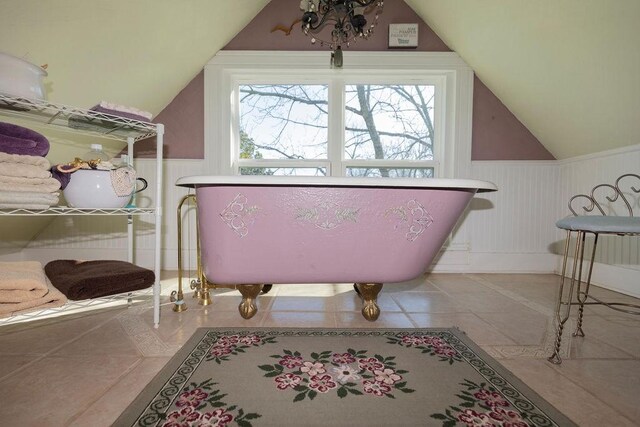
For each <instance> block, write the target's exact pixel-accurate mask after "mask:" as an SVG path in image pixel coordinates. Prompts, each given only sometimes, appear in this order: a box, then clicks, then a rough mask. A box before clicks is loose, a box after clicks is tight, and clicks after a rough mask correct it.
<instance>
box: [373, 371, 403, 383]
mask: <svg viewBox="0 0 640 427" xmlns="http://www.w3.org/2000/svg"><path fill="white" fill-rule="evenodd" d="M373 375H375V378H376V382H378V383H385V384H387V385H392V384H395V383H397V382H398V381H400V380H401V379H402V377H401V376H400V375H398V374H396V371H394V370H393V369H388V368H387V369H384V370H379V369H376V370H375V371H373Z"/></svg>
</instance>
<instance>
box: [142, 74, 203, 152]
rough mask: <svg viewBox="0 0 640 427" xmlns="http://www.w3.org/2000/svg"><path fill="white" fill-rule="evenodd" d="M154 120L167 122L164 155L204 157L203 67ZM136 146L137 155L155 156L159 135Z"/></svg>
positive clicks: (165, 124)
mask: <svg viewBox="0 0 640 427" xmlns="http://www.w3.org/2000/svg"><path fill="white" fill-rule="evenodd" d="M153 121H154V122H155V123H163V124H164V131H165V134H164V141H163V142H164V144H163V148H164V150H163V157H164V158H166V159H204V71H200V73H198V75H197V76H195V77H194V78H193V80H191V82H189V84H188V85H187V86H186V87H185V88H184V89H182V90H181V91H180V93H179V94H178V95H177V96H176V97H175V98H173V100H172V101H171V102H170V103H169V105H167V106H166V107H165V109H164V110H162V111H161V112H160V114H158V115H157V116H156V117H155V118H154V119H153ZM133 149H134V152H135V155H136V157H155V155H156V154H155V153H156V138H155V137H154V138H149V139H146V140H144V141H140V142H137V143H136V144H135V145H134V146H133Z"/></svg>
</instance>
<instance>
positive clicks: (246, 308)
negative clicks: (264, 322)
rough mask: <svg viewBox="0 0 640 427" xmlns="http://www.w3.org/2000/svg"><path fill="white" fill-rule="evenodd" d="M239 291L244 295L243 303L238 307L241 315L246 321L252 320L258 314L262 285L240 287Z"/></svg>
mask: <svg viewBox="0 0 640 427" xmlns="http://www.w3.org/2000/svg"><path fill="white" fill-rule="evenodd" d="M238 290H239V291H240V293H241V294H242V302H241V303H240V305H239V306H238V310H239V311H240V315H241V316H242V317H243V318H244V319H251V318H252V317H253V316H255V314H256V313H257V312H258V306H257V305H256V298H258V294H259V293H260V291H262V285H238Z"/></svg>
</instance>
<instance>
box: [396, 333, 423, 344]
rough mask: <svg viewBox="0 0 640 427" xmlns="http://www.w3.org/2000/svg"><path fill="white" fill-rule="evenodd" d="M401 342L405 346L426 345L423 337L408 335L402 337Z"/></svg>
mask: <svg viewBox="0 0 640 427" xmlns="http://www.w3.org/2000/svg"><path fill="white" fill-rule="evenodd" d="M401 341H402V344H405V345H407V346H412V345H420V344H424V339H423V337H417V336H415V335H407V336H406V337H402V340H401Z"/></svg>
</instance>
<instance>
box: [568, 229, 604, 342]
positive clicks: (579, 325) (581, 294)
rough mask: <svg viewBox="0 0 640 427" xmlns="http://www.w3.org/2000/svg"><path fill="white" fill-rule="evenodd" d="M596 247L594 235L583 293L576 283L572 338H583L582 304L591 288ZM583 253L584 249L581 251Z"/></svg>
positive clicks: (596, 237) (596, 236) (596, 242)
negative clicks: (575, 320)
mask: <svg viewBox="0 0 640 427" xmlns="http://www.w3.org/2000/svg"><path fill="white" fill-rule="evenodd" d="M597 246H598V234H597V233H595V238H594V240H593V250H592V251H591V260H590V261H589V272H588V273H587V283H586V284H585V288H584V292H580V283H578V292H577V294H576V296H577V297H578V302H579V304H580V305H579V307H578V322H577V324H576V330H575V331H574V332H573V336H574V337H584V331H583V330H582V319H583V316H584V303H585V302H586V301H587V298H589V288H590V287H591V273H592V271H593V262H594V259H595V256H596V247H597ZM583 251H584V249H583ZM580 266H581V268H580V269H581V270H582V260H580Z"/></svg>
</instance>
